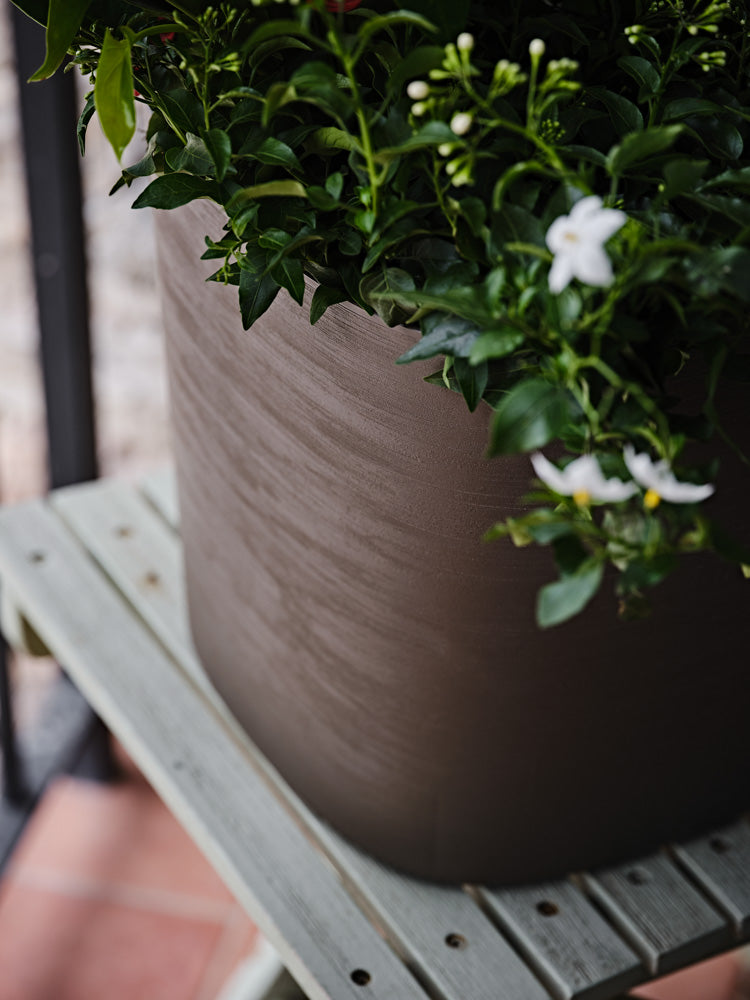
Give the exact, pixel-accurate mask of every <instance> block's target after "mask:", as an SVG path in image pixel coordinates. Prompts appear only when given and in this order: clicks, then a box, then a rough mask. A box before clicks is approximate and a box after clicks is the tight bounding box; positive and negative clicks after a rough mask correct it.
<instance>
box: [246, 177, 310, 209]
mask: <svg viewBox="0 0 750 1000" xmlns="http://www.w3.org/2000/svg"><path fill="white" fill-rule="evenodd" d="M306 197H307V192H306V191H305V189H304V187H303V186H302V185H301V184H300V182H299V181H292V180H281V181H266V183H265V184H253V185H252V186H251V187H246V188H242V189H241V190H240V191H237V192H236V193H235V194H234V195H232V198H231V200H230V202H229V204H228V205H227V212H228V213H229V214H230V215H234V213H235V212H236V211H237V210H238V209H240V208H243V207H244V206H245V205H246V204H248V202H252V201H255V200H256V199H257V198H306Z"/></svg>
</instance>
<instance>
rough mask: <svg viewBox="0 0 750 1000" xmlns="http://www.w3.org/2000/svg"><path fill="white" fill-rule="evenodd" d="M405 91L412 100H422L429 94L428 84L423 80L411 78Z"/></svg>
mask: <svg viewBox="0 0 750 1000" xmlns="http://www.w3.org/2000/svg"><path fill="white" fill-rule="evenodd" d="M406 93H407V94H408V95H409V97H411V99H412V101H423V100H424V99H425V97H429V96H430V85H429V84H428V83H426V82H425V81H424V80H412V81H411V83H410V84H409V86H408V87H407V88H406Z"/></svg>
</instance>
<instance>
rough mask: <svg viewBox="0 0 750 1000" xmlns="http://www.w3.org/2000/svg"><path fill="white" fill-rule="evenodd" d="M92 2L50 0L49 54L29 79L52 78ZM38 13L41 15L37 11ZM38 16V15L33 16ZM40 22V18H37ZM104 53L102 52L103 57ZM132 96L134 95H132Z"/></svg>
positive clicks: (88, 0) (48, 13) (47, 34)
mask: <svg viewBox="0 0 750 1000" xmlns="http://www.w3.org/2000/svg"><path fill="white" fill-rule="evenodd" d="M90 3H91V0H50V2H49V9H48V12H47V17H46V19H45V20H46V22H47V32H46V36H45V40H46V43H47V52H46V55H45V57H44V62H43V63H42V65H41V66H40V67H39V69H38V70H37V71H36V73H34V75H33V76H32V77H30V78H29V82H31V81H32V80H46V79H47V77H50V76H52V74H53V73H54V72H55V70H56V69H57V68H58V67H59V65H60V63H61V62H62V61H63V59H64V58H65V54H66V52H67V51H68V49H69V48H70V46H71V44H72V42H73V39H74V38H75V36H76V34H77V33H78V29H79V28H80V26H81V21H83V15H84V14H85V13H86V10H87V9H88V6H89V4H90ZM21 9H22V10H23V8H21ZM36 13H39V11H38V10H37V11H36ZM32 16H34V17H35V16H36V14H32ZM36 19H37V20H38V18H36ZM103 54H104V52H103V51H102V55H103ZM131 96H132V95H131Z"/></svg>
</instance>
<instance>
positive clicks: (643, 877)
mask: <svg viewBox="0 0 750 1000" xmlns="http://www.w3.org/2000/svg"><path fill="white" fill-rule="evenodd" d="M625 878H626V879H627V880H628V882H630V884H631V885H645V884H646V883H647V882H648V880H649V878H648V872H645V871H644V870H643V869H642V868H632V869H631V870H630V871H629V872H628V873H627V875H626V876H625Z"/></svg>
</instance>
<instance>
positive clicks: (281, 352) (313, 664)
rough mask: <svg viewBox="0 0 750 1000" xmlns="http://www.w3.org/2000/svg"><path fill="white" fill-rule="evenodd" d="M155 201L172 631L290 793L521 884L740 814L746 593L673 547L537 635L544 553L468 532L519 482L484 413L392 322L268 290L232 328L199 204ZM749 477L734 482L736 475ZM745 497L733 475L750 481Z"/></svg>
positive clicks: (749, 705) (520, 474)
mask: <svg viewBox="0 0 750 1000" xmlns="http://www.w3.org/2000/svg"><path fill="white" fill-rule="evenodd" d="M157 214H158V231H159V241H160V253H161V259H162V265H161V266H162V274H161V280H162V286H163V292H164V300H165V320H166V328H167V338H168V359H169V366H170V380H171V397H172V407H173V422H174V430H175V447H176V457H177V462H178V479H179V489H180V505H181V511H182V532H183V538H184V541H185V554H186V568H187V580H188V594H189V604H190V615H191V623H192V628H193V634H194V637H195V641H196V645H197V648H198V650H199V653H200V655H201V658H202V660H203V663H204V665H205V668H206V670H207V671H208V673H209V675H210V677H211V678H212V680H213V682H214V683H215V685H216V687H217V688H218V690H219V691H220V693H221V694H222V696H223V697H224V698H225V700H226V701H227V703H228V704H229V706H230V707H231V709H232V710H233V712H234V713H235V715H236V716H237V718H238V719H239V720H240V722H241V723H242V724H243V726H244V727H245V728H246V729H247V731H248V732H249V733H250V735H251V736H252V737H253V739H254V740H255V741H256V742H257V743H258V745H259V746H260V747H261V749H262V750H263V751H264V752H265V753H266V754H267V755H268V756H269V757H270V758H271V760H272V761H273V762H274V763H275V764H276V766H277V767H278V768H279V770H280V771H281V772H282V774H284V775H285V776H286V778H287V779H288V780H289V782H290V783H291V784H292V785H293V787H294V788H295V789H296V790H297V791H298V792H299V793H300V794H301V795H302V796H303V797H304V798H305V799H306V800H307V801H308V802H309V803H310V804H311V805H312V806H313V808H315V809H316V810H318V811H319V812H320V814H321V815H322V816H323V817H325V818H327V819H328V820H330V821H331V822H332V823H333V824H334V825H335V826H337V827H338V828H339V829H340V830H341V831H342V832H343V833H344V834H346V835H348V836H349V837H351V838H352V839H354V840H355V841H357V842H359V843H360V844H362V845H363V846H364V847H366V848H367V849H369V850H370V851H372V852H373V853H374V854H376V855H378V856H380V857H382V858H384V859H386V860H387V861H389V862H391V863H393V864H395V865H397V866H400V867H403V868H407V869H409V870H411V871H413V872H415V873H418V874H423V875H426V876H429V877H433V878H439V879H446V880H455V881H471V880H477V879H482V880H485V881H490V882H519V881H526V880H532V879H533V880H538V879H541V878H546V877H548V876H553V875H559V874H561V873H563V872H565V871H569V870H575V869H579V868H582V867H592V866H596V865H598V864H601V863H605V862H609V861H614V860H616V859H618V858H624V857H627V856H632V855H635V854H638V853H640V852H642V851H645V850H649V849H651V848H652V847H655V846H657V845H658V844H659V843H660V842H661V841H662V840H664V839H667V838H672V837H680V836H685V835H687V834H690V833H692V832H698V831H700V830H701V829H702V828H703V827H705V826H706V825H707V824H711V823H713V822H719V821H722V820H724V819H729V818H731V817H732V816H733V814H735V813H737V812H739V811H740V810H741V809H743V808H745V807H746V806H747V804H748V797H747V786H748V783H747V778H748V771H749V770H750V726H748V725H747V719H748V717H750V690H749V688H748V664H747V639H748V637H749V634H750V628H749V627H748V612H749V611H750V584H747V583H745V582H744V581H743V579H742V577H741V575H740V574H739V573H738V572H737V570H736V569H734V568H732V567H731V566H724V565H722V564H720V563H718V562H717V561H714V560H711V559H707V558H706V559H704V558H703V557H694V558H693V559H691V560H688V561H687V563H686V567H685V572H683V573H682V574H680V575H679V577H678V579H675V580H674V581H670V582H669V583H668V584H666V585H664V586H663V587H662V588H661V589H660V590H659V591H657V592H656V597H657V600H656V610H655V614H654V616H653V617H652V618H651V619H649V620H645V621H640V622H634V623H629V624H623V623H620V622H618V621H617V619H616V617H615V607H614V602H613V599H612V597H611V593H610V592H609V589H608V588H605V590H608V592H607V593H603V594H602V595H600V597H599V598H597V600H596V601H595V603H594V605H593V606H592V608H591V609H590V610H589V611H588V612H587V613H586V614H584V615H582V616H580V617H579V618H577V619H575V620H574V621H573V622H571V623H569V624H566V625H565V626H562V627H559V628H557V629H552V630H550V631H547V632H541V631H539V630H538V629H537V628H536V626H535V624H534V620H533V609H534V600H535V594H536V591H537V589H538V587H539V585H540V584H541V583H544V582H547V581H549V580H550V579H552V578H553V576H554V570H553V567H552V564H551V559H550V555H549V553H548V552H546V551H544V550H539V549H534V548H527V549H523V550H518V549H515V548H514V547H513V546H512V545H510V544H509V543H495V544H492V545H487V544H483V543H482V542H481V536H482V534H483V532H484V531H485V530H486V528H487V527H489V526H490V525H491V524H492V523H493V522H494V521H495V520H497V519H498V518H500V517H502V516H505V515H507V514H509V513H513V510H514V508H515V505H516V503H517V498H518V497H519V496H521V495H522V494H523V493H524V492H525V491H526V490H527V488H528V482H529V474H530V473H529V464H528V461H527V460H526V459H509V460H499V459H495V460H493V461H492V462H486V461H485V460H484V459H483V453H484V450H485V447H486V435H487V419H488V412H489V411H487V410H486V409H485V408H482V409H481V410H480V411H478V412H477V413H475V414H473V415H472V414H469V413H468V412H467V410H466V408H465V404H464V403H463V401H462V400H461V399H460V398H459V397H458V396H456V395H454V394H452V393H449V392H447V391H441V390H440V389H438V388H436V387H435V386H431V385H428V384H426V383H424V382H423V381H422V379H423V376H424V375H425V374H428V373H429V372H430V371H431V370H433V369H434V368H436V367H438V365H437V364H427V365H406V366H395V365H394V363H393V362H394V359H395V358H396V357H397V356H398V355H399V354H401V353H402V352H403V351H404V350H405V349H406V347H407V346H408V345H409V344H410V343H412V342H413V339H414V336H415V334H414V333H413V332H411V331H407V330H404V329H403V328H399V329H393V330H390V329H387V328H386V327H385V326H384V325H383V324H382V323H381V322H380V321H379V320H377V319H376V318H369V317H367V316H365V315H363V314H362V313H361V312H360V311H358V310H357V309H355V308H354V307H350V306H347V305H342V306H336V307H334V308H332V309H330V310H329V311H328V313H326V315H325V316H324V317H323V319H322V320H320V321H319V323H318V324H317V325H316V326H315V327H310V326H309V325H308V323H307V312H306V311H305V310H300V309H298V308H297V306H296V305H294V303H292V302H291V300H290V299H289V297H288V296H287V295H286V294H285V293H281V294H280V295H279V297H278V298H277V300H276V302H275V303H274V305H273V306H272V308H271V310H270V311H269V313H267V314H266V316H265V317H264V318H263V319H262V320H261V321H259V322H258V324H257V325H256V326H255V327H254V328H253V329H252V330H251V331H249V332H245V331H243V330H242V328H241V324H240V321H239V316H238V310H237V299H236V289H234V288H226V287H223V286H219V285H216V284H208V285H206V284H204V283H203V281H202V277H203V276H204V275H205V274H207V273H210V264H208V265H207V264H205V263H201V262H199V261H196V256H197V254H198V253H199V252H200V251H199V249H198V248H199V247H200V245H201V241H202V237H203V235H204V234H205V233H210V234H211V235H212V236H216V235H217V234H218V232H219V231H220V228H221V222H220V217H219V215H218V213H217V211H216V210H215V208H214V207H213V206H210V205H208V204H201V205H199V206H190V207H189V208H187V209H183V210H180V211H177V212H163V213H157ZM746 485H747V484H746ZM744 495H745V496H747V490H745V494H744Z"/></svg>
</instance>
